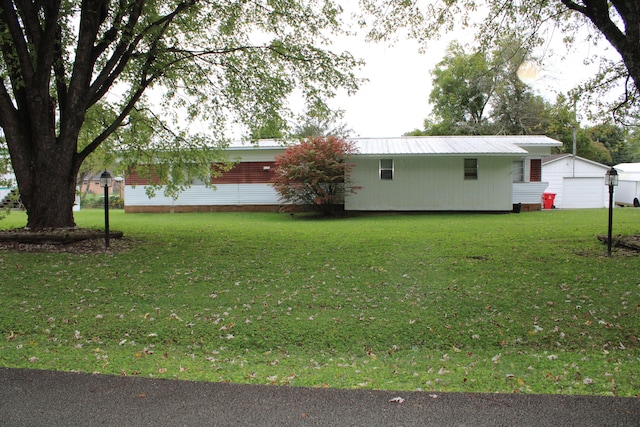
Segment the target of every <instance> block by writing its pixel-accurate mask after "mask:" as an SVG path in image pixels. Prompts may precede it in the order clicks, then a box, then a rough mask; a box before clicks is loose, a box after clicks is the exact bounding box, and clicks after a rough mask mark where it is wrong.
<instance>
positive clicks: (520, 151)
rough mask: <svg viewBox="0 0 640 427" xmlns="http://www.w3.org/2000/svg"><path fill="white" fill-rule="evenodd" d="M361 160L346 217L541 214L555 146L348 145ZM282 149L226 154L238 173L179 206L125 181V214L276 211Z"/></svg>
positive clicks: (395, 141) (199, 188)
mask: <svg viewBox="0 0 640 427" xmlns="http://www.w3.org/2000/svg"><path fill="white" fill-rule="evenodd" d="M352 141H353V142H354V144H355V145H356V148H357V150H358V154H356V155H354V156H353V157H352V158H351V162H352V163H353V164H354V165H355V167H354V170H353V172H352V175H351V179H352V181H353V183H354V185H357V186H360V187H362V188H361V189H360V190H359V191H358V192H357V193H356V194H349V195H348V196H347V197H346V200H345V210H348V211H492V212H495V211H502V212H508V211H511V210H512V209H514V205H517V207H518V209H522V210H539V209H540V208H541V197H542V193H543V192H544V191H545V189H546V188H547V183H545V182H542V180H541V177H542V174H541V164H542V158H543V156H546V155H549V154H550V152H551V148H552V147H559V146H561V145H562V144H561V143H560V142H559V141H556V140H553V139H551V138H547V137H545V136H442V137H398V138H352ZM285 149H286V146H283V145H282V144H280V143H278V142H277V141H272V140H264V141H260V142H259V143H258V144H257V145H256V146H253V145H242V144H234V145H231V146H229V147H228V148H227V150H226V151H227V154H228V156H229V158H230V159H239V162H238V163H237V164H236V166H235V167H234V168H233V169H232V170H230V171H229V172H226V173H224V174H223V175H222V176H220V177H217V178H213V179H212V181H211V183H212V184H214V185H215V189H212V188H208V187H206V186H205V185H204V183H197V182H195V183H193V185H192V186H191V188H189V189H187V190H186V191H185V192H184V193H182V194H181V195H180V196H179V197H178V198H177V199H175V200H174V199H172V198H170V197H165V196H163V194H162V191H159V192H158V193H157V194H156V196H155V197H153V198H151V199H149V198H148V197H147V195H146V193H145V188H144V187H145V185H148V184H150V182H148V180H146V179H143V178H141V177H139V176H137V175H136V174H135V173H133V174H131V175H129V176H127V177H126V178H125V212H187V211H235V210H243V211H246V210H260V211H277V210H279V209H280V208H281V203H280V201H279V197H278V195H277V193H276V192H275V190H274V189H273V187H272V186H271V185H270V182H271V179H272V177H273V171H272V169H273V167H274V165H275V163H274V160H275V156H276V155H277V154H279V153H283V152H284V151H285Z"/></svg>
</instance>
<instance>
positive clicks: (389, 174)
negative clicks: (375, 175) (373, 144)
mask: <svg viewBox="0 0 640 427" xmlns="http://www.w3.org/2000/svg"><path fill="white" fill-rule="evenodd" d="M380 179H393V159H380Z"/></svg>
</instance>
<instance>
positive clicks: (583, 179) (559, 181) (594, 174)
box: [542, 155, 609, 209]
mask: <svg viewBox="0 0 640 427" xmlns="http://www.w3.org/2000/svg"><path fill="white" fill-rule="evenodd" d="M608 169H609V167H608V166H606V165H603V164H600V163H596V162H593V161H591V160H587V159H583V158H581V157H576V159H575V162H574V160H573V156H572V155H566V156H564V157H559V158H557V159H555V160H552V161H546V162H543V165H542V179H543V180H544V181H546V182H548V183H549V187H548V188H547V189H546V190H545V192H547V193H554V194H555V195H556V196H555V199H554V202H553V204H554V206H555V207H556V208H561V209H562V208H564V209H576V208H604V207H607V206H608V204H609V201H608V195H607V194H608V193H607V192H605V187H604V175H605V173H606V172H607V170H608Z"/></svg>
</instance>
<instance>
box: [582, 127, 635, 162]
mask: <svg viewBox="0 0 640 427" xmlns="http://www.w3.org/2000/svg"><path fill="white" fill-rule="evenodd" d="M587 132H588V133H589V137H590V138H591V140H592V141H595V142H599V143H601V144H602V145H603V146H604V147H605V148H606V149H607V151H608V152H609V153H610V155H611V164H612V165H617V164H618V163H631V162H633V157H634V156H633V146H632V145H631V144H630V142H629V140H628V136H629V132H628V131H627V130H626V129H625V128H624V127H622V126H620V125H617V124H615V123H611V122H609V123H601V124H598V125H595V126H592V127H589V128H588V129H587Z"/></svg>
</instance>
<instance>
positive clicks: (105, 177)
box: [100, 170, 111, 248]
mask: <svg viewBox="0 0 640 427" xmlns="http://www.w3.org/2000/svg"><path fill="white" fill-rule="evenodd" d="M100 186H101V187H103V188H104V247H105V248H108V247H109V187H111V175H110V174H109V172H107V171H106V170H105V171H104V172H102V175H100Z"/></svg>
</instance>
